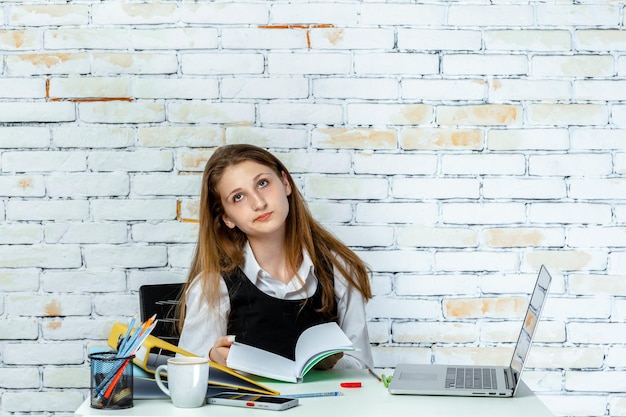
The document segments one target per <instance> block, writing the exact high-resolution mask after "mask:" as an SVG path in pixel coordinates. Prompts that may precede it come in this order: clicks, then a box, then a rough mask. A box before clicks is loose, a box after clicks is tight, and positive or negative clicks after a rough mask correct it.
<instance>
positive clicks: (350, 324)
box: [178, 244, 373, 368]
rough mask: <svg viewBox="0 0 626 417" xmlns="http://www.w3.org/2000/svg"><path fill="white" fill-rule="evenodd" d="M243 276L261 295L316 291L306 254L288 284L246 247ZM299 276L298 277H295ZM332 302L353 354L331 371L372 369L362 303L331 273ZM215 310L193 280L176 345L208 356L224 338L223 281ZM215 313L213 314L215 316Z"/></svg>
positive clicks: (293, 296) (226, 301) (226, 306)
mask: <svg viewBox="0 0 626 417" xmlns="http://www.w3.org/2000/svg"><path fill="white" fill-rule="evenodd" d="M244 256H245V264H244V266H243V272H244V274H245V275H246V277H247V278H248V279H249V280H250V281H251V282H252V283H253V284H254V285H255V286H256V287H257V288H259V289H260V290H261V291H263V292H264V293H266V294H268V295H270V296H272V297H276V298H280V299H283V300H301V299H303V298H308V297H311V296H312V295H313V294H314V293H315V290H316V288H317V278H316V277H315V275H314V273H313V262H312V261H311V258H310V257H309V256H308V254H307V253H306V252H304V253H303V258H304V259H303V261H302V264H301V265H300V268H299V269H298V272H297V276H294V277H293V278H292V279H291V281H289V283H287V284H285V283H283V282H281V281H279V280H277V279H275V278H272V277H271V276H270V275H269V274H268V273H267V272H265V271H263V269H262V268H261V267H260V265H259V264H258V262H257V261H256V259H255V257H254V253H253V252H252V249H251V248H250V245H249V244H246V247H245V249H244ZM298 277H300V278H298ZM335 299H336V301H337V315H338V324H339V327H341V329H342V330H343V331H344V333H345V334H346V335H347V336H348V338H350V340H351V341H352V343H353V344H354V347H355V349H356V351H354V352H349V353H346V354H344V356H343V358H342V359H341V360H340V361H339V362H338V363H337V364H336V365H335V368H363V367H364V366H363V363H361V362H364V363H365V365H367V366H370V367H372V366H373V360H372V352H371V348H370V344H369V337H368V333H367V325H366V323H365V300H364V299H363V297H362V296H361V293H359V292H358V291H357V290H356V289H355V288H354V287H352V286H349V285H348V283H347V281H346V280H345V278H344V277H343V276H342V275H341V274H338V273H337V271H335ZM219 301H220V303H219V308H218V311H214V312H213V314H211V312H210V310H209V307H208V304H207V302H206V300H205V299H204V298H203V296H202V286H201V285H200V282H199V281H196V282H195V283H194V284H193V285H192V286H191V287H190V288H189V290H188V292H187V306H186V307H187V312H186V317H185V323H184V326H183V331H182V334H181V336H180V341H179V342H178V346H179V347H180V348H182V349H185V350H187V351H189V352H192V353H194V354H196V355H199V356H205V357H208V355H209V350H210V349H211V347H212V346H213V344H214V343H215V340H216V339H217V338H218V337H219V336H225V335H226V325H227V323H226V317H228V312H229V310H230V298H229V296H228V288H227V287H226V283H225V282H224V279H221V281H220V297H219ZM215 313H217V314H215Z"/></svg>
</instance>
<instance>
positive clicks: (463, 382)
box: [446, 368, 498, 389]
mask: <svg viewBox="0 0 626 417" xmlns="http://www.w3.org/2000/svg"><path fill="white" fill-rule="evenodd" d="M446 388H466V389H497V388H498V386H497V380H496V370H495V369H493V368H448V369H447V371H446Z"/></svg>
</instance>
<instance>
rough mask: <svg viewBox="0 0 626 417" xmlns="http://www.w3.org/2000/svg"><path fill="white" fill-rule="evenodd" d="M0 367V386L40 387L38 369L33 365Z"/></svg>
mask: <svg viewBox="0 0 626 417" xmlns="http://www.w3.org/2000/svg"><path fill="white" fill-rule="evenodd" d="M1 369H2V372H0V387H1V388H8V389H37V388H39V387H40V382H39V370H38V369H37V368H35V367H25V366H24V367H19V368H17V367H3V368H1Z"/></svg>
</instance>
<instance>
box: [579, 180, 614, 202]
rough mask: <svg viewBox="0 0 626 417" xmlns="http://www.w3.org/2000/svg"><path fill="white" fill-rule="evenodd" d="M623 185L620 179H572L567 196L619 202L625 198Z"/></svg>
mask: <svg viewBox="0 0 626 417" xmlns="http://www.w3.org/2000/svg"><path fill="white" fill-rule="evenodd" d="M624 185H625V183H624V181H622V179H621V178H590V179H572V180H571V181H570V192H569V196H570V197H571V198H583V199H591V200H593V199H599V200H606V199H618V200H621V199H623V198H624V196H626V189H625V188H624Z"/></svg>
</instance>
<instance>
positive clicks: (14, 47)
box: [0, 28, 42, 51]
mask: <svg viewBox="0 0 626 417" xmlns="http://www.w3.org/2000/svg"><path fill="white" fill-rule="evenodd" d="M41 46H42V45H41V36H40V34H39V31H38V30H36V29H30V28H29V29H0V49H2V50H3V51H34V50H37V49H40V48H41Z"/></svg>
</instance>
